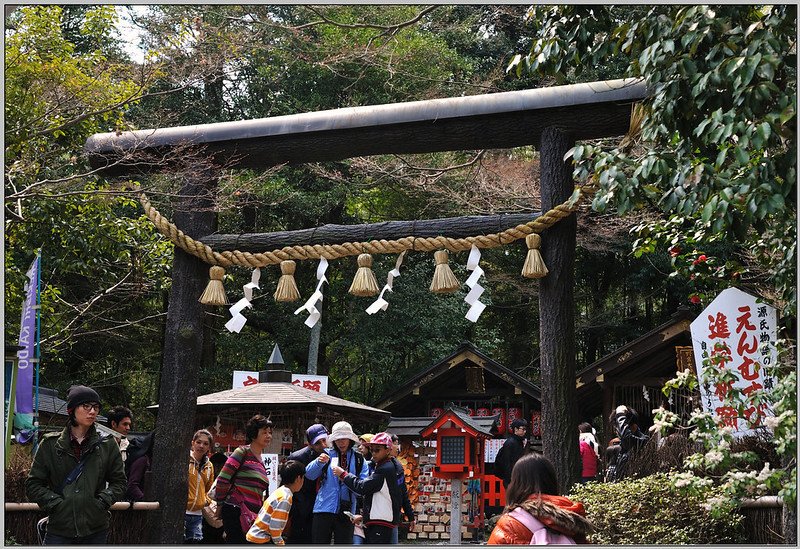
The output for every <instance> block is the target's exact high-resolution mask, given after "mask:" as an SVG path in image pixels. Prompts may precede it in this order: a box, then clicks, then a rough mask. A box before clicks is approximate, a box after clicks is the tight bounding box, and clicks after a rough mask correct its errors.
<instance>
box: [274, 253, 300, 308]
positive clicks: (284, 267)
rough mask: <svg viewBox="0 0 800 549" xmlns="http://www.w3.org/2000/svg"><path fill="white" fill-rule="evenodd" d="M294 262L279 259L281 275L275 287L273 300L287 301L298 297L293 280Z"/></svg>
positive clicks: (295, 299) (298, 293)
mask: <svg viewBox="0 0 800 549" xmlns="http://www.w3.org/2000/svg"><path fill="white" fill-rule="evenodd" d="M295 265H296V264H295V262H294V261H292V260H291V259H286V260H284V261H281V277H280V279H279V280H278V287H277V288H276V289H275V301H277V302H279V303H288V302H290V301H297V300H298V299H300V292H299V291H298V290H297V283H296V282H295V281H294V270H295Z"/></svg>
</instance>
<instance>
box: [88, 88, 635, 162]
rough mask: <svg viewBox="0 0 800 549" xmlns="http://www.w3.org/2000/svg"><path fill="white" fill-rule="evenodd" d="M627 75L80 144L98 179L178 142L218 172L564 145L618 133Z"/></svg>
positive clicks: (627, 105) (109, 136)
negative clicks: (551, 132)
mask: <svg viewBox="0 0 800 549" xmlns="http://www.w3.org/2000/svg"><path fill="white" fill-rule="evenodd" d="M645 94H646V88H645V85H644V83H643V82H641V81H639V80H635V79H623V80H609V81H603V82H589V83H583V84H572V85H568V86H553V87H549V88H538V89H530V90H519V91H512V92H502V93H493V94H484V95H471V96H466V97H451V98H445V99H430V100H427V101H412V102H408V103H393V104H388V105H371V106H364V107H351V108H344V109H335V110H329V111H319V112H311V113H301V114H293V115H287V116H277V117H273V118H262V119H256V120H239V121H233V122H219V123H215V124H200V125H196V126H180V127H173V128H159V129H150V130H137V131H132V132H122V133H120V134H117V133H103V134H95V135H93V136H91V137H89V139H88V140H87V141H86V145H85V147H84V151H85V153H86V154H87V155H88V157H89V161H90V163H91V164H92V166H93V167H95V168H102V169H104V170H105V172H106V174H108V175H126V174H132V173H137V172H147V171H152V170H162V169H165V168H167V167H168V165H164V164H158V163H156V162H150V161H144V162H143V161H142V156H141V153H145V154H146V155H147V154H149V155H151V156H152V155H153V154H154V153H155V155H158V156H161V155H165V156H169V152H170V151H173V150H175V149H176V148H179V147H186V146H187V145H191V146H197V147H202V149H203V152H202V154H203V156H204V157H212V158H214V160H215V162H216V163H218V164H220V165H224V166H227V167H239V168H268V167H272V166H277V165H280V164H284V163H290V164H293V163H303V162H323V161H332V160H342V159H345V158H351V157H355V156H369V155H377V154H407V153H426V152H441V151H451V150H469V149H499V148H511V147H518V146H523V145H531V144H532V145H536V146H538V145H539V143H540V141H539V136H540V135H541V131H542V130H543V129H544V128H546V127H553V128H558V129H560V130H561V131H564V132H568V133H570V134H571V135H572V136H573V138H574V139H597V138H602V137H613V136H617V135H622V134H624V133H626V132H627V131H628V126H629V124H630V114H631V104H632V103H634V102H636V101H640V100H641V99H643V98H644V97H645Z"/></svg>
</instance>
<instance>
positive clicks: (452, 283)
mask: <svg viewBox="0 0 800 549" xmlns="http://www.w3.org/2000/svg"><path fill="white" fill-rule="evenodd" d="M449 257H450V256H449V254H448V253H447V250H437V251H436V252H434V254H433V259H434V260H435V261H436V270H435V271H433V280H432V281H431V291H432V292H433V293H435V294H449V293H453V292H455V291H456V290H458V289H459V288H460V287H461V283H460V282H459V281H458V279H457V278H456V276H455V275H454V274H453V271H452V270H451V269H450V265H449V264H448V260H449Z"/></svg>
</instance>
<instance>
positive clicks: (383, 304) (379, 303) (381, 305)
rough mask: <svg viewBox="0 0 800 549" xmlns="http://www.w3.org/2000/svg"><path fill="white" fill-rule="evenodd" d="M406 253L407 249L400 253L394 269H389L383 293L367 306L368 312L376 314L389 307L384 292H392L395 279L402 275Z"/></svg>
mask: <svg viewBox="0 0 800 549" xmlns="http://www.w3.org/2000/svg"><path fill="white" fill-rule="evenodd" d="M405 255H406V250H403V251H402V252H400V255H399V256H398V258H397V261H396V262H395V264H394V269H392V270H391V271H389V274H388V275H386V285H385V286H384V287H383V289H382V290H381V293H380V294H379V295H378V299H376V300H375V301H373V302H372V305H370V306H369V307H367V314H368V315H374V314H375V313H377V312H378V311H385V310H386V309H388V308H389V302H388V301H386V300H385V299H384V298H383V294H385V293H386V292H387V291H388V292H391V291H393V290H392V286H393V285H394V279H395V278H397V277H398V276H400V265H402V263H403V258H404V257H405Z"/></svg>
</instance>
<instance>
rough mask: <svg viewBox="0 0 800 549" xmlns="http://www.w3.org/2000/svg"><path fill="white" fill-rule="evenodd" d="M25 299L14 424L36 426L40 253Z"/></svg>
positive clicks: (34, 261)
mask: <svg viewBox="0 0 800 549" xmlns="http://www.w3.org/2000/svg"><path fill="white" fill-rule="evenodd" d="M25 276H27V277H28V283H27V284H26V285H25V303H23V305H22V318H21V320H20V326H19V346H20V347H24V349H20V350H19V351H17V358H18V359H19V362H18V373H17V391H16V402H15V406H14V410H15V415H14V428H15V429H19V430H30V429H33V374H34V369H35V366H36V361H35V360H34V359H35V358H36V353H35V351H36V316H37V314H36V313H37V308H38V307H37V305H38V304H39V303H38V301H39V299H38V298H39V291H38V290H39V255H38V254H37V255H36V259H34V260H33V263H31V267H30V269H28V272H27V273H26V274H25Z"/></svg>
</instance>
